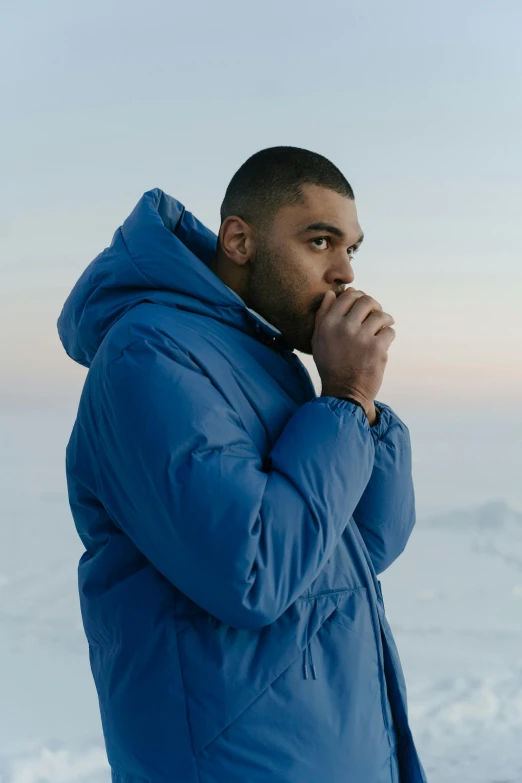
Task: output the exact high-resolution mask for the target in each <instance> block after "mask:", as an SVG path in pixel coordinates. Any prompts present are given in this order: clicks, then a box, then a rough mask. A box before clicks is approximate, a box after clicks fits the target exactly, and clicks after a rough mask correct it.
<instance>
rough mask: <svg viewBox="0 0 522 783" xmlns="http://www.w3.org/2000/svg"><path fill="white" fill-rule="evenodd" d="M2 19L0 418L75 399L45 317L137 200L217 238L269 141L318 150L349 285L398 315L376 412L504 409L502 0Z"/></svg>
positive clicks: (517, 332)
mask: <svg viewBox="0 0 522 783" xmlns="http://www.w3.org/2000/svg"><path fill="white" fill-rule="evenodd" d="M2 16H3V18H4V22H3V24H2V28H3V30H4V33H3V37H4V40H3V41H2V47H1V55H0V57H1V58H2V60H3V63H2V65H3V67H2V69H1V75H0V79H1V81H2V96H3V99H2V103H3V112H2V113H3V123H2V126H3V127H2V158H3V165H2V189H1V195H0V197H1V201H2V204H1V206H2V209H1V213H0V246H1V251H0V263H1V266H2V286H1V288H0V305H1V306H0V353H1V363H2V372H1V376H0V406H2V405H3V406H9V405H13V404H16V405H19V404H22V405H34V404H37V405H50V404H57V405H62V404H63V403H65V402H71V401H74V402H75V401H77V398H78V395H79V391H80V390H81V385H82V383H83V379H84V377H85V372H86V371H85V370H84V369H83V368H79V367H76V366H75V365H74V364H73V363H72V361H71V360H70V359H68V357H67V356H66V355H65V352H64V351H63V349H62V347H61V345H60V343H59V340H58V335H57V332H56V320H57V318H58V315H59V313H60V310H61V307H62V305H63V302H64V300H65V298H66V297H67V295H68V293H69V291H70V289H71V288H72V286H73V285H74V283H75V281H76V280H77V278H78V277H79V275H80V274H81V272H82V271H83V269H84V268H85V267H86V266H87V264H88V263H89V262H90V261H91V260H92V259H93V258H94V257H95V256H96V255H97V254H98V253H99V252H101V250H103V248H104V247H106V246H108V245H109V244H110V241H111V238H112V235H113V233H114V231H115V229H116V228H117V227H118V226H119V225H121V223H122V221H123V220H124V219H125V218H126V216H127V215H128V214H129V213H130V212H131V210H132V209H133V207H134V205H135V204H136V202H137V201H138V199H139V198H140V197H141V195H142V194H143V193H144V192H145V191H146V190H149V189H151V188H153V187H159V188H161V189H162V190H164V191H165V192H167V193H168V194H170V195H172V196H174V197H175V198H177V199H179V200H180V201H181V202H183V203H184V204H185V206H186V207H187V209H188V210H189V211H191V212H192V213H193V214H194V215H195V216H196V217H197V218H198V219H199V220H201V221H202V222H204V223H206V225H208V226H209V227H210V228H211V229H212V230H213V231H215V232H217V231H218V229H219V206H220V203H221V200H222V198H223V195H224V192H225V189H226V186H227V184H228V182H229V180H230V178H231V177H232V175H233V173H234V172H235V171H236V169H237V168H238V167H239V166H240V165H241V164H242V163H243V162H244V160H246V158H247V157H249V156H250V155H251V154H253V153H254V152H256V151H257V150H259V149H262V148H265V147H269V146H274V145H279V144H291V145H294V146H299V147H306V148H308V149H311V150H314V151H317V152H320V153H322V154H323V155H325V156H327V157H328V158H330V159H331V160H332V161H333V162H334V163H335V164H336V165H337V166H338V167H339V168H340V169H341V170H342V171H343V173H344V174H345V176H346V177H347V179H348V180H349V182H350V183H351V185H352V187H353V189H354V191H355V196H356V204H357V208H358V211H359V220H360V223H361V226H362V227H363V229H364V232H365V235H366V238H365V242H364V245H363V247H362V249H361V251H360V252H359V253H358V254H357V255H356V256H355V260H354V270H355V281H354V283H353V285H354V286H355V287H357V288H361V289H363V290H365V291H366V292H367V293H369V294H371V295H372V296H374V297H375V298H376V299H377V300H378V301H379V302H380V303H381V305H382V307H383V309H384V310H385V311H387V312H389V313H391V314H392V315H393V317H394V318H395V321H396V323H395V326H394V328H395V329H396V332H397V337H396V339H395V341H394V343H393V344H392V346H391V347H390V349H389V361H388V365H387V369H386V372H385V376H384V382H383V386H382V388H381V391H380V393H379V395H378V399H381V400H384V401H387V402H389V403H390V404H399V403H403V404H411V405H415V404H422V405H424V404H426V403H429V404H436V405H441V406H445V405H446V406H450V407H459V406H462V407H463V409H467V408H468V407H469V406H474V405H475V406H477V407H478V408H480V407H482V406H484V405H485V404H486V405H504V406H505V407H506V408H507V409H509V407H510V406H514V405H516V404H517V402H518V400H519V399H520V396H521V393H522V361H521V355H522V252H521V251H522V236H521V235H522V232H521V219H520V211H521V208H522V145H521V142H520V140H521V139H522V47H521V46H520V30H521V29H522V5H521V4H520V2H518V0H497V2H483V1H482V0H474V1H472V0H462V1H460V2H455V0H439V2H437V3H431V2H430V3H428V2H413V0H411V1H410V2H406V0H396V1H395V2H393V3H389V2H384V1H382V2H371V0H356V1H355V2H351V1H350V2H347V1H346V0H342V1H341V0H339V1H333V0H329V1H328V2H325V3H316V2H314V3H310V2H304V1H303V0H300V1H299V2H297V0H291V1H287V2H285V0H269V1H268V2H262V3H245V2H244V1H243V2H239V1H238V2H229V1H228V2H224V3H215V2H209V1H208V0H207V1H206V2H201V1H198V0H195V1H194V2H191V3H177V2H174V3H172V2H165V1H161V0H156V2H149V3H146V4H144V3H141V2H140V3H138V2H135V0H131V2H125V3H123V2H121V0H119V1H118V2H113V3H107V2H106V1H105V0H103V2H102V1H101V0H93V1H92V2H89V3H85V4H82V5H81V6H80V5H79V4H77V3H73V4H71V3H69V2H65V1H64V0H63V1H62V2H56V1H55V0H53V1H52V2H50V3H44V4H42V3H39V2H34V0H31V1H30V2H20V3H16V4H15V3H12V4H8V5H7V7H4V9H3V11H2ZM7 31H9V32H8V33H7ZM301 358H303V357H301ZM304 361H305V364H306V366H307V367H308V368H309V370H310V371H311V373H312V375H313V377H314V380H316V381H318V377H317V376H316V375H315V374H314V365H313V362H312V360H311V357H305V358H304Z"/></svg>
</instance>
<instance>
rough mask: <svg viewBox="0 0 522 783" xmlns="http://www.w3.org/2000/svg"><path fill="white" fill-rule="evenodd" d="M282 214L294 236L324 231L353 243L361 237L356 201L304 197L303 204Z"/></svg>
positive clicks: (286, 209)
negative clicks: (305, 198)
mask: <svg viewBox="0 0 522 783" xmlns="http://www.w3.org/2000/svg"><path fill="white" fill-rule="evenodd" d="M335 195H338V194H335ZM281 217H282V218H283V221H284V223H285V224H286V228H287V230H289V231H290V232H291V233H293V234H295V235H297V236H301V235H305V234H306V233H312V232H314V231H315V232H317V231H325V232H326V233H331V234H335V235H336V236H338V237H339V238H340V239H342V240H346V241H349V242H354V243H356V242H359V241H361V239H362V229H361V226H360V225H359V220H358V216H357V209H356V208H355V203H354V201H353V200H352V199H349V198H346V197H343V196H340V195H339V198H338V200H333V199H328V198H324V199H314V200H313V201H312V200H309V199H307V200H306V202H305V203H304V204H294V205H292V206H291V207H287V208H285V214H284V215H281Z"/></svg>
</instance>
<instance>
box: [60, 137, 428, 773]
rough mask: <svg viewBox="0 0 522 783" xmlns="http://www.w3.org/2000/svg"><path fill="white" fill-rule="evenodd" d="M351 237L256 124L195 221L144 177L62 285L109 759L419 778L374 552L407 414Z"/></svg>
mask: <svg viewBox="0 0 522 783" xmlns="http://www.w3.org/2000/svg"><path fill="white" fill-rule="evenodd" d="M362 241H363V234H362V231H361V227H360V225H359V222H358V217H357V211H356V208H355V202H354V196H353V192H352V189H351V187H350V185H349V184H348V182H347V181H346V179H345V178H344V176H343V175H342V174H341V172H340V171H339V170H338V169H337V168H336V167H335V166H334V165H333V164H332V163H331V162H330V161H328V160H327V159H326V158H324V157H323V156H321V155H318V154H315V153H312V152H309V151H307V150H302V149H299V148H294V147H275V148H270V149H266V150H262V151H260V152H258V153H257V154H255V155H253V156H252V157H251V158H249V159H248V160H247V161H246V163H245V164H244V165H243V166H242V167H241V168H240V169H239V171H238V172H237V173H236V174H235V175H234V177H233V179H232V181H231V182H230V185H229V187H228V189H227V192H226V195H225V199H224V201H223V205H222V208H221V227H220V231H219V238H217V237H216V236H215V235H214V234H213V233H212V232H211V231H210V230H209V229H208V228H206V227H205V226H204V225H202V223H200V222H199V221H198V220H197V219H196V218H195V217H194V216H193V215H192V214H191V213H190V212H188V211H187V210H186V209H185V207H184V206H183V205H182V204H181V203H180V202H179V201H177V200H176V199H174V198H172V197H170V196H167V195H166V194H165V193H164V192H163V191H161V190H159V189H157V188H156V189H154V190H151V191H149V192H147V193H145V194H144V196H143V197H142V198H141V200H140V201H139V202H138V204H137V206H136V207H135V209H134V210H133V212H132V214H131V215H130V216H129V217H128V218H127V219H126V220H125V222H124V223H123V225H122V226H121V227H120V228H119V229H118V230H117V231H116V233H115V234H114V237H113V240H112V244H111V245H110V247H108V248H106V249H105V250H104V251H103V252H102V253H101V254H100V255H99V256H98V257H97V258H96V259H95V260H94V261H93V262H92V263H91V264H90V265H89V266H88V267H87V269H86V270H85V272H84V273H83V275H82V276H81V278H80V279H79V281H78V282H77V284H76V286H75V287H74V289H73V291H72V293H71V294H70V296H69V298H68V300H67V302H66V303H65V306H64V309H63V311H62V314H61V316H60V319H59V322H58V329H59V333H60V337H61V340H62V342H63V345H64V347H65V350H66V351H67V353H68V354H69V355H70V356H71V357H72V358H73V359H74V360H75V361H77V362H79V363H80V364H82V365H84V366H86V367H89V373H88V375H87V379H86V382H85V386H84V389H83V393H82V397H81V401H80V406H79V410H78V415H77V420H76V422H75V425H74V429H73V432H72V435H71V439H70V441H69V444H68V446H67V479H68V486H69V497H70V504H71V509H72V513H73V516H74V520H75V524H76V527H77V530H78V533H79V535H80V537H81V539H82V542H83V544H84V546H85V550H86V551H85V553H84V554H83V556H82V557H81V559H80V563H79V569H78V571H79V589H80V602H81V610H82V617H83V624H84V628H85V633H86V636H87V640H88V643H89V654H90V663H91V668H92V673H93V677H94V680H95V683H96V688H97V692H98V696H99V703H100V711H101V719H102V725H103V732H104V737H105V743H106V749H107V755H108V759H109V762H110V765H111V769H112V780H113V781H115V782H116V783H269V782H270V783H398V782H399V781H400V783H422V782H424V783H425V780H426V779H425V776H424V772H423V769H422V766H421V763H420V761H419V759H418V756H417V753H416V750H415V746H414V742H413V739H412V735H411V731H410V729H409V726H408V718H407V708H406V688H405V683H404V678H403V675H402V671H401V666H400V662H399V657H398V654H397V650H396V647H395V644H394V642H393V639H392V635H391V631H390V628H389V625H388V623H387V621H386V617H385V614H384V607H383V603H382V596H381V591H380V583H379V581H378V579H377V576H376V575H377V574H379V573H380V572H382V571H383V570H384V569H385V568H387V567H388V566H389V565H390V564H391V563H392V562H393V561H394V560H395V559H396V558H397V557H398V556H399V554H400V553H401V552H402V551H403V549H404V547H405V545H406V542H407V540H408V537H409V535H410V533H411V531H412V528H413V526H414V523H415V507H414V491H413V484H412V474H411V448H410V439H409V432H408V429H407V427H406V425H405V424H404V423H403V422H402V421H401V419H400V418H399V417H398V416H397V414H396V413H395V412H394V411H393V410H392V409H391V408H390V407H389V406H387V405H386V404H384V403H382V402H377V403H375V397H376V395H377V392H378V390H379V388H380V386H381V383H382V376H383V372H384V368H385V364H386V360H387V349H388V348H389V345H390V344H391V342H392V340H393V339H394V337H395V332H394V330H393V329H392V328H391V324H392V323H394V320H393V318H392V316H390V315H389V314H387V313H385V312H383V310H382V307H381V305H380V304H379V303H378V302H376V301H375V299H373V298H371V297H370V296H367V295H366V294H364V292H362V291H357V290H355V289H353V288H348V289H346V290H344V288H345V286H346V284H349V283H351V282H353V280H354V273H353V269H352V265H351V264H352V257H353V253H354V252H355V251H356V250H357V249H358V248H359V246H360V244H361V242H362ZM294 349H297V350H299V351H302V352H304V353H308V354H312V355H313V358H314V360H315V362H316V364H317V367H318V370H319V374H320V377H321V380H322V394H321V395H320V396H317V394H316V392H315V390H314V387H313V385H312V383H311V380H310V376H309V374H308V373H307V371H306V369H305V367H304V366H303V364H302V363H301V362H300V360H299V358H298V357H297V356H296V354H295V353H293V350H294Z"/></svg>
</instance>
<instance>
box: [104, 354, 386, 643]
mask: <svg viewBox="0 0 522 783" xmlns="http://www.w3.org/2000/svg"><path fill="white" fill-rule="evenodd" d="M102 375H103V377H102V379H101V382H100V386H99V388H100V397H99V399H98V404H97V405H96V409H95V410H96V414H97V424H98V438H99V441H98V446H99V448H98V454H99V457H98V464H99V471H98V475H99V479H98V480H99V487H98V494H99V498H100V500H101V502H102V503H103V505H104V506H105V508H106V509H107V511H108V513H109V514H110V516H111V518H112V519H113V521H114V523H115V524H116V526H117V527H119V528H120V529H121V530H122V531H123V532H124V533H125V534H127V535H128V536H129V538H130V539H131V540H132V541H133V542H134V544H135V545H136V546H137V547H138V549H139V550H140V551H141V552H142V553H143V554H144V555H145V556H146V557H147V559H148V560H149V561H150V562H151V563H152V564H153V565H154V566H155V567H156V568H157V569H158V570H159V571H160V572H161V573H162V574H163V575H164V576H165V578H166V579H168V580H169V581H170V582H171V583H172V584H173V585H174V586H175V587H177V588H178V589H179V590H181V591H182V592H183V593H185V595H187V596H188V597H189V598H190V599H191V600H193V601H194V602H195V603H196V604H198V605H199V606H201V607H202V608H203V609H205V610H206V611H208V612H209V613H210V614H212V615H214V616H215V617H217V618H218V619H219V620H221V621H222V622H224V623H226V624H227V625H230V626H233V627H236V628H256V627H262V626H264V625H268V624H269V623H271V622H274V621H275V620H276V619H277V618H278V617H279V616H280V615H281V614H282V613H283V612H284V611H285V610H286V609H287V608H288V607H289V606H290V605H291V604H292V603H293V602H294V601H295V600H296V599H297V598H298V597H299V596H300V595H301V594H302V593H303V592H304V591H305V590H306V588H307V587H308V586H309V585H310V584H311V582H312V581H313V580H314V579H315V578H316V577H317V576H318V574H319V573H320V571H321V570H322V569H323V568H324V566H325V564H326V562H327V561H328V559H329V558H330V556H331V555H332V552H333V550H334V548H335V546H336V545H337V543H338V542H339V540H340V538H341V536H342V533H343V530H344V528H345V527H346V525H347V523H348V522H349V520H350V518H351V515H352V514H353V510H354V509H355V507H356V506H357V503H358V502H359V500H360V498H361V495H362V494H363V492H364V489H365V487H366V485H367V483H368V480H369V478H370V475H371V473H372V468H373V464H374V454H375V446H374V439H373V437H372V435H371V433H370V426H369V424H368V420H367V418H366V416H365V414H364V411H362V410H361V409H360V408H359V407H358V406H356V405H353V404H352V403H347V402H343V401H341V400H337V399H335V398H332V397H318V398H316V399H314V400H311V401H309V402H307V403H305V404H304V405H302V406H301V407H299V408H298V409H297V410H296V411H295V413H294V414H293V415H292V416H291V417H290V418H289V420H288V421H287V422H286V424H285V426H284V428H283V429H282V431H281V432H280V434H279V437H278V438H277V440H275V442H274V445H273V447H272V449H271V451H270V454H269V455H268V458H267V460H266V461H265V460H263V459H262V456H261V454H260V453H259V451H258V450H257V448H256V446H255V444H254V443H253V441H252V440H251V438H250V437H249V435H248V433H247V431H246V430H245V428H244V426H243V424H242V421H241V419H240V417H239V416H238V414H237V413H236V411H235V410H234V408H233V406H232V405H230V404H229V402H228V401H227V400H226V399H225V397H224V396H223V394H222V393H221V392H220V390H219V389H218V388H217V387H216V385H215V384H214V383H213V382H212V380H211V379H210V377H208V376H207V375H206V374H205V373H204V372H203V371H202V369H201V367H200V366H199V365H198V364H197V363H196V361H195V359H194V358H192V357H191V356H189V355H188V354H187V353H186V352H185V351H183V350H182V349H181V348H179V347H178V346H176V345H175V344H173V343H171V342H170V341H169V344H168V346H166V345H165V344H160V342H159V341H158V343H155V342H153V341H151V340H147V339H142V340H139V341H138V342H136V343H134V344H132V345H130V346H129V347H127V348H126V349H125V350H124V351H123V352H122V354H121V356H120V357H119V358H117V359H114V360H113V361H112V362H111V363H110V364H108V365H107V366H106V367H105V368H104V369H103V371H102Z"/></svg>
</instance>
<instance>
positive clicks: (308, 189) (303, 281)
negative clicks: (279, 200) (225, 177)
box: [241, 185, 363, 354]
mask: <svg viewBox="0 0 522 783" xmlns="http://www.w3.org/2000/svg"><path fill="white" fill-rule="evenodd" d="M302 192H303V196H304V199H305V203H304V204H298V205H296V206H286V207H283V208H282V209H280V210H279V212H278V213H277V214H276V216H275V218H274V220H273V222H272V225H271V226H270V229H269V230H268V231H267V232H266V234H265V235H264V236H262V237H256V246H255V250H254V252H253V254H252V256H251V258H250V262H249V264H248V268H249V269H248V271H249V274H248V276H247V280H246V282H245V283H244V288H243V291H242V293H241V296H243V298H244V299H245V301H246V303H247V305H248V306H249V307H251V308H253V309H254V310H256V311H257V312H259V313H260V314H261V315H262V316H263V317H264V318H266V319H267V321H269V322H270V323H271V324H273V325H274V326H276V327H277V328H278V329H280V330H281V332H282V333H283V336H284V337H285V340H286V342H287V343H288V344H289V345H290V346H291V347H292V348H296V349H297V350H298V351H301V352H302V353H307V354H311V353H312V336H313V333H314V328H315V314H316V312H317V310H318V308H319V307H320V305H321V302H322V301H323V298H324V295H325V293H326V292H327V291H329V290H332V291H334V292H335V293H336V294H337V295H339V294H340V293H342V292H343V291H344V289H345V287H346V286H347V285H349V284H350V283H352V282H353V280H354V273H353V270H352V266H351V261H352V258H351V255H352V253H353V252H355V251H356V250H357V249H358V248H359V246H360V244H361V242H362V239H363V233H362V230H361V227H360V225H359V221H358V218H357V210H356V208H355V203H354V201H352V199H349V198H347V197H346V196H341V195H340V194H339V193H335V192H334V191H332V190H329V189H327V188H323V187H319V186H317V185H305V186H304V187H303V188H302Z"/></svg>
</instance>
